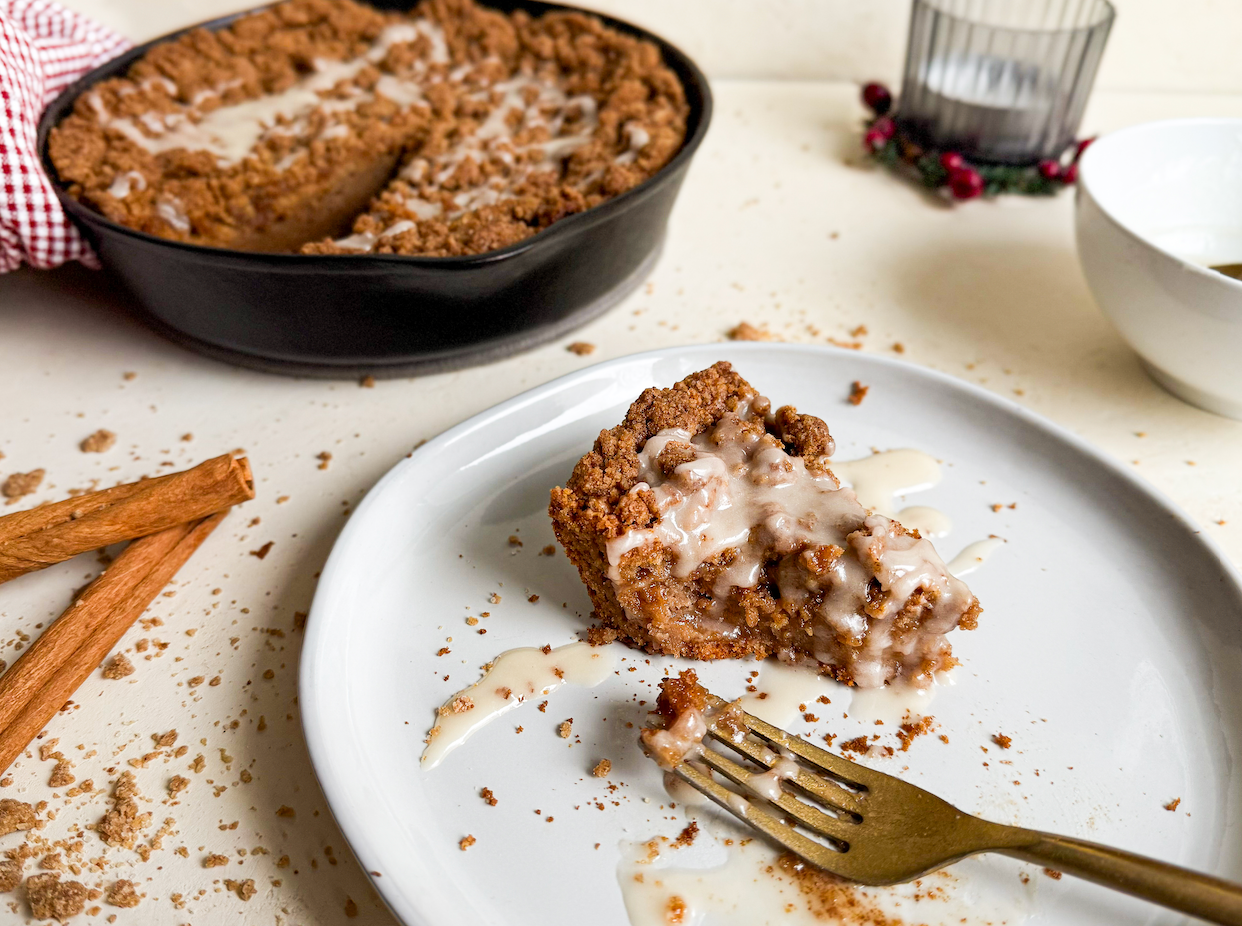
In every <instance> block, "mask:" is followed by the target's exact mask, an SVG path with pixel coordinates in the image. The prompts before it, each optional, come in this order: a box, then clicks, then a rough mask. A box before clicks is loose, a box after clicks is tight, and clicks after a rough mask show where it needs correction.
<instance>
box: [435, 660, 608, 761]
mask: <svg viewBox="0 0 1242 926" xmlns="http://www.w3.org/2000/svg"><path fill="white" fill-rule="evenodd" d="M615 662H616V657H615V655H614V653H613V650H612V648H611V647H607V646H591V645H590V644H588V643H568V644H566V645H565V646H559V647H557V648H556V649H553V650H549V651H548V652H546V653H545V652H544V651H543V650H542V649H537V648H535V647H523V648H521V649H512V650H509V651H508V652H505V653H501V654H500V655H499V656H497V657H496V658H495V659H494V660H493V661H492V663H491V664H490V665H489V666H488V667H487V669H486V670H485V672H484V674H483V677H482V678H481V679H479V680H478V681H477V682H475V683H474V684H473V685H471V686H470V687H469V688H466V689H464V690H462V691H459V692H458V693H457V694H455V695H454V696H453V697H451V698H449V699H448V701H446V702H445V703H444V705H443V706H442V707H440V709H439V710H438V711H437V716H436V723H435V726H434V727H432V729H431V731H430V733H429V734H428V741H427V747H426V748H425V749H424V750H423V755H422V758H421V759H420V761H419V764H420V765H421V767H422V768H424V769H433V768H435V767H436V766H437V765H439V764H440V763H441V762H442V761H443V760H444V757H445V756H447V755H448V754H449V753H450V752H452V751H453V750H454V749H456V748H457V747H458V746H460V745H461V744H462V743H464V742H465V741H466V740H467V739H469V738H470V736H471V735H473V734H474V732H475V731H477V730H479V729H481V728H483V727H485V726H486V725H487V724H489V723H491V722H492V721H493V720H495V719H496V718H497V717H499V716H501V715H502V714H505V713H507V712H509V711H511V710H514V709H515V708H517V707H519V706H520V705H522V704H524V703H526V702H527V701H528V700H530V698H531V697H532V696H533V695H540V696H542V695H547V694H551V693H552V692H553V691H555V690H556V689H557V688H560V687H561V686H562V685H565V684H571V685H580V686H582V687H584V688H593V687H594V686H596V685H598V684H599V683H600V682H602V681H603V680H604V679H605V678H607V677H608V676H609V674H611V673H612V671H613V669H614V664H615Z"/></svg>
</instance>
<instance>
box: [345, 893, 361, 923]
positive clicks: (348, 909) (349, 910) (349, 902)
mask: <svg viewBox="0 0 1242 926" xmlns="http://www.w3.org/2000/svg"><path fill="white" fill-rule="evenodd" d="M345 915H346V916H347V917H349V918H350V919H353V918H354V917H355V916H357V915H358V905H357V904H356V903H354V898H352V897H349V896H346V898H345Z"/></svg>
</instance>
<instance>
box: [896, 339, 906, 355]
mask: <svg viewBox="0 0 1242 926" xmlns="http://www.w3.org/2000/svg"><path fill="white" fill-rule="evenodd" d="M905 352H906V345H904V344H902V343H901V342H900V341H898V342H896V343H895V344H894V345H893V353H894V354H904V353H905Z"/></svg>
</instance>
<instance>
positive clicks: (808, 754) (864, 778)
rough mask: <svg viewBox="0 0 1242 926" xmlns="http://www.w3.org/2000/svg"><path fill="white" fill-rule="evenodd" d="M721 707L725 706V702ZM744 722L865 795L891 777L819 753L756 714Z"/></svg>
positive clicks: (822, 751) (812, 746)
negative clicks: (867, 791)
mask: <svg viewBox="0 0 1242 926" xmlns="http://www.w3.org/2000/svg"><path fill="white" fill-rule="evenodd" d="M716 700H718V701H719V700H720V699H719V698H717V699H716ZM721 703H722V704H723V703H724V702H721ZM742 718H743V719H744V721H745V723H746V727H747V729H749V730H750V732H751V733H754V734H755V735H756V736H758V737H760V738H762V739H765V740H767V741H768V742H769V743H774V744H775V745H777V746H780V747H781V748H782V749H788V750H789V751H790V752H792V753H793V754H794V755H796V756H798V757H799V758H801V759H805V760H806V761H807V762H809V763H810V764H811V765H813V766H815V767H817V768H818V769H820V770H821V771H822V772H823V773H824V774H825V775H827V776H828V777H830V778H835V779H836V780H837V781H839V782H841V783H842V784H846V785H849V786H850V787H853V788H858V789H861V790H864V791H866V790H869V789H870V788H872V787H876V786H879V785H882V784H883V782H884V781H885V780H886V779H890V778H891V777H892V776H890V775H885V774H884V773H883V772H874V771H872V770H871V769H869V768H867V767H866V766H864V765H859V764H858V763H856V762H851V761H850V760H849V759H843V758H841V757H840V756H834V755H833V754H832V753H830V752H828V751H827V750H826V749H820V748H819V747H818V746H816V745H814V744H813V743H808V742H807V741H806V740H804V739H802V737H800V736H790V735H789V734H788V733H786V732H785V731H784V730H782V729H781V728H780V727H774V726H772V724H770V723H768V722H766V721H763V720H760V719H759V718H758V717H756V716H754V715H753V714H747V713H745V712H743V713H742Z"/></svg>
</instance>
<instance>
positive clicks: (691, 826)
mask: <svg viewBox="0 0 1242 926" xmlns="http://www.w3.org/2000/svg"><path fill="white" fill-rule="evenodd" d="M698 835H699V825H698V824H697V823H695V822H694V821H693V820H691V821H690V822H689V823H687V824H686V828H685V829H683V830H682V831H681V832H680V833H678V834H677V838H676V839H674V840H673V845H674V846H675V847H676V846H690V845H694V840H695V837H696V836H698Z"/></svg>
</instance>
